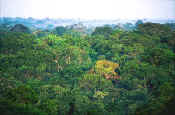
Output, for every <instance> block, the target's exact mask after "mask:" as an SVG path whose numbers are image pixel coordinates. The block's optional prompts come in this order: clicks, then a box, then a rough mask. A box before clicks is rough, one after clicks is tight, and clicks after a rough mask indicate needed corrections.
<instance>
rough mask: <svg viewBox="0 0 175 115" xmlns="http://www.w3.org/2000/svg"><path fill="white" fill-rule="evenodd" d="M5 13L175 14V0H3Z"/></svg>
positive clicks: (70, 15)
mask: <svg viewBox="0 0 175 115" xmlns="http://www.w3.org/2000/svg"><path fill="white" fill-rule="evenodd" d="M0 2H1V6H2V9H1V10H2V11H1V12H0V13H1V15H3V16H14V17H16V16H19V17H37V18H43V17H52V18H60V17H61V18H88V19H116V18H175V0H0Z"/></svg>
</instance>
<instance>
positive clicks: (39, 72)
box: [0, 23, 175, 115]
mask: <svg viewBox="0 0 175 115" xmlns="http://www.w3.org/2000/svg"><path fill="white" fill-rule="evenodd" d="M170 25H171V24H169V25H168V24H155V23H140V24H138V25H137V28H136V29H134V30H132V31H124V30H122V29H119V28H111V27H110V26H104V27H97V28H96V29H95V30H94V32H93V33H92V34H86V33H84V32H82V30H81V31H78V30H75V29H66V28H64V27H57V28H55V29H53V30H50V31H48V30H46V31H35V32H31V31H30V30H29V29H28V28H27V27H24V26H22V25H16V26H14V27H13V29H6V28H4V27H3V26H1V29H0V87H1V89H0V112H1V114H2V115H12V114H13V115H160V114H164V115H166V114H167V115H168V113H170V112H171V113H172V112H174V110H173V108H171V107H173V106H175V104H174V102H175V93H174V92H175V82H174V81H175V53H174V52H175V30H174V29H173V28H174V26H172V25H171V26H170ZM21 29H22V30H21Z"/></svg>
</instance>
